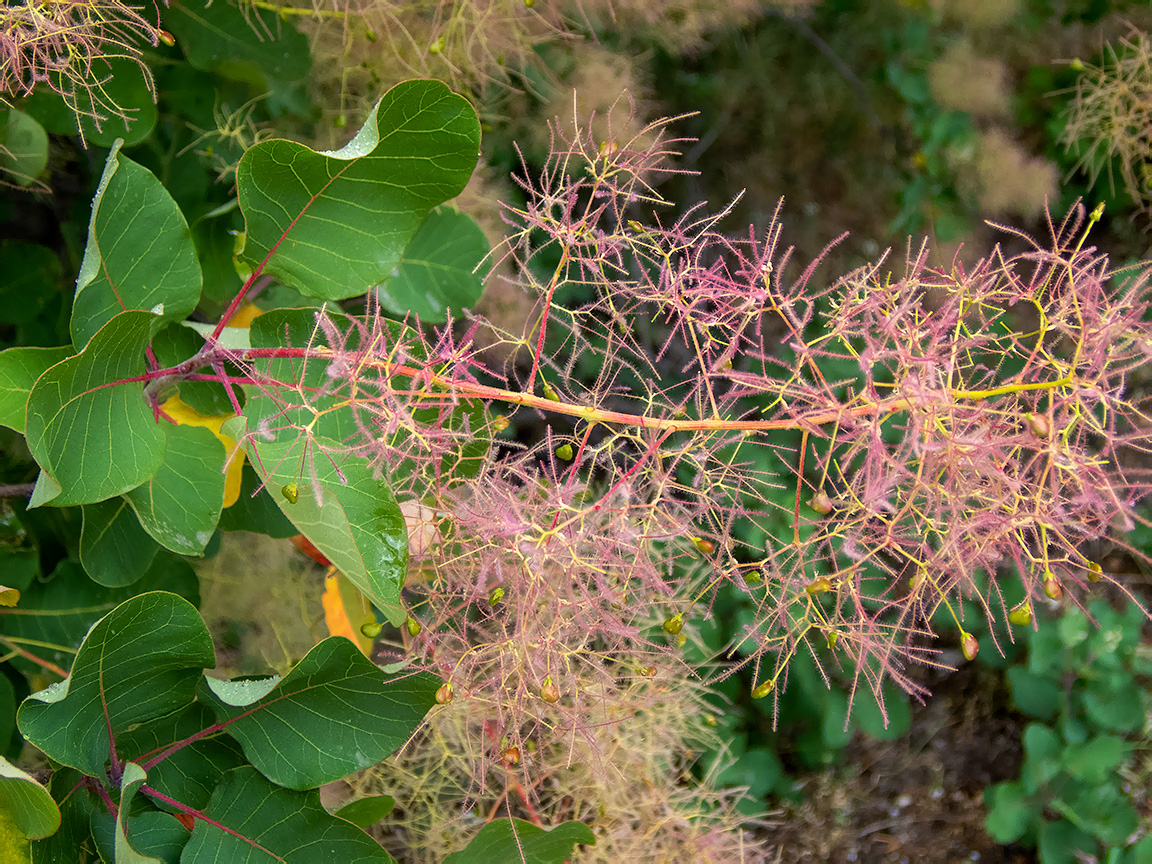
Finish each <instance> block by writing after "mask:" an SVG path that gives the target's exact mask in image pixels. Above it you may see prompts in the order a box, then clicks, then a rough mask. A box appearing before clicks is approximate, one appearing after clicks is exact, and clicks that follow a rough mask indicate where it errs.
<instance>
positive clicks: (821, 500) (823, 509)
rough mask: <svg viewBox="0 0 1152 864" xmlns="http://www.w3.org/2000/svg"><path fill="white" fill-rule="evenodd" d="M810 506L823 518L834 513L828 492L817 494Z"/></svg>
mask: <svg viewBox="0 0 1152 864" xmlns="http://www.w3.org/2000/svg"><path fill="white" fill-rule="evenodd" d="M808 506H809V507H811V508H812V509H813V510H815V511H816V512H817V513H819V514H820V515H821V516H826V515H827V514H829V513H831V512H832V499H831V498H829V497H828V493H826V492H817V493H816V494H815V495H813V496H812V498H811V500H810V501H809V502H808Z"/></svg>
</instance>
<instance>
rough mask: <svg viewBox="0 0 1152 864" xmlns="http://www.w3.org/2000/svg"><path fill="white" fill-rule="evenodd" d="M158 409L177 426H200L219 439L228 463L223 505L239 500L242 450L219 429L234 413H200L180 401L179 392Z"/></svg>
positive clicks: (242, 463)
mask: <svg viewBox="0 0 1152 864" xmlns="http://www.w3.org/2000/svg"><path fill="white" fill-rule="evenodd" d="M160 409H161V410H162V411H163V412H164V413H165V414H167V415H168V416H169V417H171V418H172V419H173V420H174V421H176V424H177V425H178V426H201V427H203V428H205V429H207V430H208V431H209V432H211V433H212V434H213V435H215V436H216V437H217V438H219V439H220V443H221V444H223V445H224V453H225V456H224V461H225V463H226V464H227V465H228V470H227V471H226V472H225V474H224V506H225V507H231V506H232V505H233V504H235V503H236V502H237V501H239V500H240V482H241V479H242V477H243V472H244V450H243V449H242V448H238V447H237V446H236V442H235V441H233V440H232V439H231V438H229V437H228V436H227V435H224V434H223V433H221V431H220V427H221V426H223V425H224V421H225V420H229V419H231V418H232V417H235V416H236V415H235V414H216V415H208V414H201V413H200V412H199V411H197V410H196V409H195V408H190V407H188V406H187V405H185V404H184V403H183V402H182V401H180V394H176V395H175V396H173V397H172V398H170V399H168V401H166V402H165V403H164V404H163V405H161V406H160Z"/></svg>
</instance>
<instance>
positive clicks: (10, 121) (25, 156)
mask: <svg viewBox="0 0 1152 864" xmlns="http://www.w3.org/2000/svg"><path fill="white" fill-rule="evenodd" d="M47 165H48V133H47V132H45V131H44V127H43V126H41V125H40V124H39V123H37V122H36V121H35V120H33V119H32V118H31V117H30V116H28V115H27V114H25V113H24V112H23V111H17V110H16V109H15V108H10V107H7V106H2V105H0V177H4V176H5V175H6V176H7V178H8V179H9V180H12V181H15V183H16V185H18V186H25V187H26V186H31V185H32V184H34V183H35V182H36V178H37V177H39V176H40V172H42V171H43V170H44V168H45V167H46V166H47Z"/></svg>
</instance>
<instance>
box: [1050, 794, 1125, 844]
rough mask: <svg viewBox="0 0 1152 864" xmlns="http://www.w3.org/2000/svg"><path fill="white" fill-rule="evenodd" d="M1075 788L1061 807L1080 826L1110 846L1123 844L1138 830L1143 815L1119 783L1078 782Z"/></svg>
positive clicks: (1066, 815)
mask: <svg viewBox="0 0 1152 864" xmlns="http://www.w3.org/2000/svg"><path fill="white" fill-rule="evenodd" d="M1074 789H1075V791H1074V794H1073V796H1072V798H1071V800H1070V801H1068V802H1067V803H1066V805H1064V806H1063V807H1061V808H1060V809H1061V811H1062V812H1063V813H1064V815H1065V817H1067V818H1068V819H1070V820H1071V821H1073V822H1075V823H1076V825H1077V826H1079V827H1080V828H1082V829H1083V830H1085V831H1088V832H1090V833H1092V834H1095V835H1096V836H1097V837H1099V838H1100V840H1101V841H1103V842H1104V843H1105V844H1107V845H1108V846H1121V845H1123V844H1124V843H1125V841H1127V839H1128V838H1129V837H1130V836H1132V834H1134V833H1135V832H1136V828H1137V827H1138V826H1139V823H1140V817H1139V815H1138V814H1137V813H1136V810H1135V809H1134V808H1133V807H1132V805H1131V804H1130V803H1129V802H1128V800H1127V799H1126V798H1125V797H1124V795H1123V794H1122V793H1121V792H1120V790H1119V789H1117V788H1116V786H1114V785H1099V784H1085V783H1079V784H1077V785H1076V786H1075V787H1074ZM1056 806H1059V803H1058V804H1057V805H1056Z"/></svg>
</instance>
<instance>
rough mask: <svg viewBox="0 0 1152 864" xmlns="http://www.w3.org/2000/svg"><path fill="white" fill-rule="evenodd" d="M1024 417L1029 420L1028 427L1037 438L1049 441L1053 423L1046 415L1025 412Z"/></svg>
mask: <svg viewBox="0 0 1152 864" xmlns="http://www.w3.org/2000/svg"><path fill="white" fill-rule="evenodd" d="M1024 419H1025V420H1027V421H1028V428H1029V429H1031V430H1032V434H1033V435H1035V436H1036V437H1037V438H1040V439H1042V440H1044V441H1047V440H1048V438H1049V437H1050V436H1051V435H1052V424H1051V423H1050V422H1049V421H1048V417H1047V416H1046V415H1044V414H1025V415H1024Z"/></svg>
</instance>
